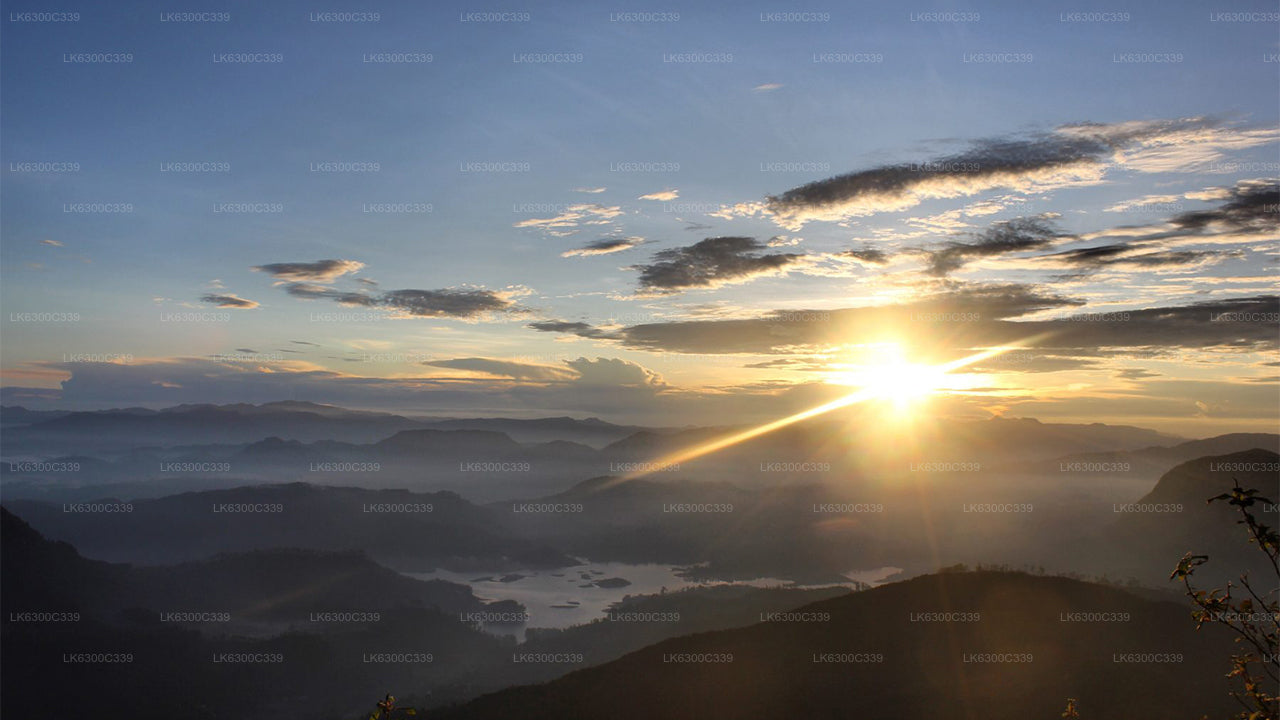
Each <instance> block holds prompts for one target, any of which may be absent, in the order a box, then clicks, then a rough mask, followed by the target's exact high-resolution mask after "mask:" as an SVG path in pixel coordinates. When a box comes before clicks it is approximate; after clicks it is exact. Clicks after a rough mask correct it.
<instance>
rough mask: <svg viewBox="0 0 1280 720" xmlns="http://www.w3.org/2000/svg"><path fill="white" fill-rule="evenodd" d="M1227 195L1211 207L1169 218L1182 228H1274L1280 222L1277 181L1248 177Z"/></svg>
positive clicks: (1234, 229)
mask: <svg viewBox="0 0 1280 720" xmlns="http://www.w3.org/2000/svg"><path fill="white" fill-rule="evenodd" d="M1230 192H1231V198H1230V199H1229V200H1228V201H1227V202H1226V203H1224V204H1222V205H1221V206H1219V207H1217V208H1214V209H1212V210H1198V211H1195V212H1188V213H1183V214H1181V215H1178V216H1177V217H1175V218H1173V219H1172V220H1170V222H1172V223H1173V224H1174V225H1177V226H1178V227H1180V228H1182V229H1185V230H1203V229H1208V228H1214V227H1217V228H1222V229H1225V230H1231V231H1242V230H1243V231H1266V230H1275V229H1276V227H1277V224H1278V223H1280V183H1277V182H1275V181H1259V180H1250V181H1245V182H1242V183H1239V184H1237V185H1236V186H1235V187H1234V188H1232V189H1231V191H1230Z"/></svg>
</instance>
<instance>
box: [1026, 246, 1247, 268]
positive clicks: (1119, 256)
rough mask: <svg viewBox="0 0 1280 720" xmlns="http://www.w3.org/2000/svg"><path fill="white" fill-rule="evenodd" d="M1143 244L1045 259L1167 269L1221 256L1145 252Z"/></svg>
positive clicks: (1194, 252)
mask: <svg viewBox="0 0 1280 720" xmlns="http://www.w3.org/2000/svg"><path fill="white" fill-rule="evenodd" d="M1142 249H1143V248H1142V247H1141V246H1139V245H1100V246H1097V247H1090V248H1080V249H1077V250H1066V251H1064V252H1060V253H1051V254H1049V255H1044V256H1042V257H1044V258H1046V259H1049V260H1055V261H1057V262H1060V263H1063V264H1066V265H1071V266H1075V267H1085V268H1102V267H1108V266H1112V265H1129V266H1133V267H1164V266H1170V265H1189V264H1191V263H1195V262H1199V261H1200V260H1203V259H1204V258H1207V257H1213V256H1216V255H1221V254H1222V253H1220V252H1218V251H1213V250H1176V251H1156V252H1142Z"/></svg>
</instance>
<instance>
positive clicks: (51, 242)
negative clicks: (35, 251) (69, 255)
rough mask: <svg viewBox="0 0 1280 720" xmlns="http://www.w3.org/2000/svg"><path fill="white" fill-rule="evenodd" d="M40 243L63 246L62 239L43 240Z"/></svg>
mask: <svg viewBox="0 0 1280 720" xmlns="http://www.w3.org/2000/svg"><path fill="white" fill-rule="evenodd" d="M40 244H41V245H52V246H54V247H62V242H61V241H60V240H41V241H40Z"/></svg>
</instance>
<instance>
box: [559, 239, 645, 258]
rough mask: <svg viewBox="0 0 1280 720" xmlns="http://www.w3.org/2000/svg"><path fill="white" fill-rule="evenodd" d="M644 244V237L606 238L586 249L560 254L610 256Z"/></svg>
mask: <svg viewBox="0 0 1280 720" xmlns="http://www.w3.org/2000/svg"><path fill="white" fill-rule="evenodd" d="M642 243H644V238H642V237H625V238H605V239H603V240H597V241H595V242H593V243H588V244H587V245H586V246H585V247H580V248H574V249H572V250H565V251H564V252H562V253H560V257H575V256H580V257H587V256H591V255H608V254H609V253H616V252H622V251H623V250H630V249H631V248H633V247H636V246H637V245H640V244H642Z"/></svg>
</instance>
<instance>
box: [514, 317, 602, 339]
mask: <svg viewBox="0 0 1280 720" xmlns="http://www.w3.org/2000/svg"><path fill="white" fill-rule="evenodd" d="M526 327H528V328H531V329H533V330H537V331H538V332H554V333H565V334H568V335H577V336H578V337H582V338H593V339H597V338H611V337H613V335H611V334H610V333H609V332H607V331H605V330H601V329H600V328H597V327H595V326H593V325H591V324H589V323H584V322H570V321H566V320H540V321H538V322H532V323H529V324H528V325H527V326H526Z"/></svg>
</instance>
